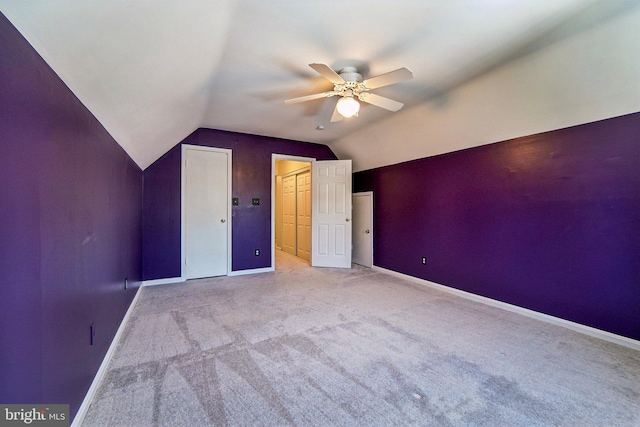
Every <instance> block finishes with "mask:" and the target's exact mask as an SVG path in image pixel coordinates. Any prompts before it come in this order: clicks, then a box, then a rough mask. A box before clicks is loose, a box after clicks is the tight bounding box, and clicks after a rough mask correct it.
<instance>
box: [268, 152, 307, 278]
mask: <svg viewBox="0 0 640 427" xmlns="http://www.w3.org/2000/svg"><path fill="white" fill-rule="evenodd" d="M313 160H315V159H312V158H303V157H295V156H276V155H274V159H273V190H274V191H273V214H272V218H273V221H272V222H273V224H272V225H273V260H272V265H274V267H275V269H278V268H282V267H284V264H285V263H286V265H289V264H291V262H294V263H303V264H306V265H310V262H311V162H312V161H313ZM291 257H295V258H291ZM283 260H289V261H283Z"/></svg>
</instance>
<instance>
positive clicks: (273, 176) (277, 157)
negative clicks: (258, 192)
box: [271, 153, 316, 270]
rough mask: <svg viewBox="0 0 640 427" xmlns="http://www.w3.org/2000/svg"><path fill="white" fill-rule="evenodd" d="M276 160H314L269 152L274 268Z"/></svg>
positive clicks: (312, 160)
mask: <svg viewBox="0 0 640 427" xmlns="http://www.w3.org/2000/svg"><path fill="white" fill-rule="evenodd" d="M276 160H292V161H294V162H309V163H311V162H315V161H316V158H315V157H301V156H290V155H287V154H275V153H272V154H271V269H272V270H275V268H276Z"/></svg>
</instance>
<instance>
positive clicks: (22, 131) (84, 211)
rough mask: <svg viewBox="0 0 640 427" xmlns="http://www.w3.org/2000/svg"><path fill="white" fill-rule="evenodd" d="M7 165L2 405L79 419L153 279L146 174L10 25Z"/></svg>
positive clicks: (4, 106) (2, 72)
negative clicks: (145, 274) (67, 408)
mask: <svg viewBox="0 0 640 427" xmlns="http://www.w3.org/2000/svg"><path fill="white" fill-rule="evenodd" d="M0 165H1V166H0V177H1V179H0V196H1V197H0V200H1V204H0V218H1V221H2V227H1V228H0V275H1V276H0V286H1V287H2V297H1V298H0V342H1V343H2V344H1V346H0V402H2V403H67V404H70V405H71V412H72V415H73V414H75V413H76V411H77V409H78V407H79V406H80V404H81V403H82V399H83V398H84V396H85V394H86V392H87V390H88V389H89V386H90V385H91V381H92V380H93V378H94V376H95V374H96V372H97V370H98V367H99V366H100V363H101V362H102V359H103V358H104V355H105V354H106V351H107V349H108V346H109V344H110V343H111V340H112V339H113V337H114V335H115V332H116V330H117V328H118V326H119V324H120V321H121V320H122V318H123V316H124V314H125V312H126V310H127V308H128V306H129V304H130V302H131V300H132V299H133V296H134V295H135V292H136V288H137V287H138V286H139V282H140V280H141V274H142V271H141V265H142V261H141V255H140V254H141V238H142V237H141V234H142V228H141V203H142V171H141V170H140V168H138V166H136V164H135V163H134V162H133V161H132V160H131V159H130V158H129V157H128V156H127V154H126V153H125V152H124V151H123V150H122V148H121V147H120V146H119V145H118V144H117V143H116V141H114V140H113V138H111V136H110V135H109V134H108V133H107V132H106V130H105V129H104V128H103V127H102V125H101V124H100V123H99V122H98V121H97V120H96V119H95V117H93V115H91V113H90V112H89V111H88V110H87V109H86V108H85V107H84V106H83V105H82V103H81V102H80V101H79V100H78V99H77V98H76V97H75V96H74V95H73V93H72V92H71V91H70V90H69V89H68V88H67V87H66V86H65V84H64V83H63V82H62V81H61V80H60V79H59V78H58V76H57V75H56V74H55V73H54V72H53V71H52V70H51V69H50V68H49V66H48V65H47V64H46V63H45V61H44V60H43V59H42V58H41V57H40V56H39V55H38V54H37V53H36V52H35V50H33V48H32V47H31V46H30V45H29V44H28V42H27V41H26V40H25V39H24V38H23V37H22V36H21V35H20V34H19V32H18V31H17V30H16V29H15V28H14V27H13V26H12V25H11V24H10V23H9V21H8V20H7V19H6V18H5V17H4V16H3V15H0ZM125 277H127V278H128V279H129V283H130V287H129V290H127V291H125V290H124V283H123V282H124V278H125ZM92 323H93V324H94V325H95V331H96V334H95V341H94V345H93V346H91V345H90V337H89V331H90V325H91V324H92Z"/></svg>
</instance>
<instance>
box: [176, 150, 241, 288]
mask: <svg viewBox="0 0 640 427" xmlns="http://www.w3.org/2000/svg"><path fill="white" fill-rule="evenodd" d="M182 158H183V163H182V167H183V172H182V178H183V180H182V194H183V195H182V197H183V205H182V206H183V208H182V209H183V214H182V218H183V220H182V221H183V224H182V236H183V251H182V252H183V270H182V272H183V274H182V276H183V277H184V278H185V279H195V278H200V277H212V276H223V275H227V274H228V271H229V268H228V265H229V247H230V243H229V240H230V239H229V236H230V221H229V219H230V218H231V216H230V215H229V194H230V187H231V185H230V177H229V173H230V170H231V150H224V149H212V148H209V147H197V146H186V145H185V146H183V150H182Z"/></svg>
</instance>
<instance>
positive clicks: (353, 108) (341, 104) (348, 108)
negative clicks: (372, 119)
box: [336, 96, 360, 117]
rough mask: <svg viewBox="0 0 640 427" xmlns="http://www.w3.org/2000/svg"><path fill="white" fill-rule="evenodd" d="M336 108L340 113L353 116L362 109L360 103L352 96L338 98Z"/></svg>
mask: <svg viewBox="0 0 640 427" xmlns="http://www.w3.org/2000/svg"><path fill="white" fill-rule="evenodd" d="M336 108H337V110H338V113H340V114H341V115H343V116H344V117H352V116H354V115H355V114H357V113H358V111H360V103H359V102H358V101H356V100H355V99H353V97H352V96H343V97H342V98H340V99H339V100H338V105H336Z"/></svg>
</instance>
